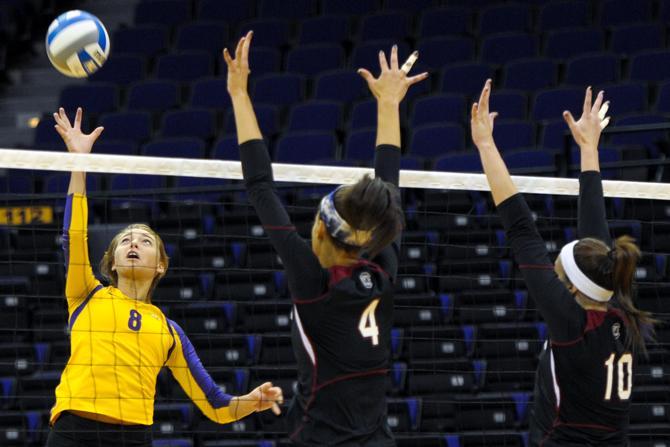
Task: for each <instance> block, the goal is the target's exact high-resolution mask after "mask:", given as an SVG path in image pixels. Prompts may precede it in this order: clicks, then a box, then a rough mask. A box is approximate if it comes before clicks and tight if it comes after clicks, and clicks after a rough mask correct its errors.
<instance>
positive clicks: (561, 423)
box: [471, 80, 653, 447]
mask: <svg viewBox="0 0 670 447" xmlns="http://www.w3.org/2000/svg"><path fill="white" fill-rule="evenodd" d="M490 91H491V81H490V80H488V81H487V82H486V85H485V86H484V89H483V91H482V94H481V97H480V99H479V102H478V103H475V104H473V107H472V119H471V130H472V139H473V141H474V143H475V145H476V146H477V149H478V150H479V154H480V157H481V160H482V165H483V166H484V172H485V173H486V177H487V179H488V182H489V185H490V187H491V192H492V194H493V200H494V202H495V204H496V207H497V208H498V212H499V213H500V216H501V218H502V221H503V225H504V226H505V229H506V230H507V238H508V242H509V244H510V246H511V248H512V252H513V253H514V257H515V259H516V261H517V263H518V264H519V268H520V269H521V272H522V274H523V277H524V279H525V282H526V285H527V287H528V290H529V292H530V295H531V296H532V297H533V298H534V300H535V303H536V305H537V307H538V309H539V311H540V313H541V314H542V317H543V318H544V320H545V321H546V323H547V326H548V328H549V337H550V339H549V340H548V342H547V344H546V345H545V348H544V349H543V351H542V353H541V355H540V362H539V366H538V371H537V377H536V385H535V396H534V403H533V410H532V415H531V421H530V444H531V445H532V446H545V447H551V446H577V445H579V446H608V447H614V446H625V445H628V440H627V433H628V419H629V412H630V397H631V392H632V386H633V384H632V380H633V370H634V368H635V354H636V353H640V352H641V353H644V352H645V341H644V337H643V332H644V331H645V330H644V327H651V324H652V323H653V320H652V319H651V317H650V315H649V314H648V313H646V312H643V311H640V310H639V309H637V308H635V306H634V304H633V302H632V287H633V278H634V273H635V266H636V264H637V261H638V259H639V257H640V250H639V249H638V248H637V246H636V245H635V244H634V243H633V240H632V239H631V238H629V237H627V236H622V237H620V238H618V239H617V240H616V241H614V244H613V246H611V248H610V245H611V243H612V242H611V239H610V235H609V229H608V227H607V222H606V219H605V204H604V199H603V190H602V184H601V179H600V172H599V164H598V140H599V138H600V133H601V131H602V128H604V126H606V125H607V122H608V118H605V117H604V115H605V113H606V110H607V104H605V105H603V92H600V93H599V94H598V96H597V98H596V101H595V103H594V104H593V105H591V100H592V98H591V97H592V93H591V89H590V88H588V89H587V90H586V98H585V100H584V109H583V114H582V116H581V118H580V120H579V121H577V122H575V121H574V119H573V118H572V115H571V114H570V113H569V112H564V117H565V120H566V121H567V123H568V125H569V127H570V130H571V132H572V135H573V137H574V138H575V140H576V141H577V143H578V145H579V147H580V152H581V170H582V173H581V175H580V178H579V184H580V196H579V223H578V236H579V238H580V239H579V240H577V241H574V242H571V243H569V244H567V245H565V246H564V247H563V249H562V250H561V253H560V255H559V257H558V259H557V261H556V264H555V265H554V264H551V262H550V260H549V255H548V253H547V249H546V246H545V243H544V241H543V240H542V238H541V237H540V235H539V233H538V231H537V228H536V226H535V223H534V221H533V218H532V216H531V213H530V210H529V209H528V206H527V205H526V202H525V201H524V199H523V196H521V195H520V194H518V193H517V190H516V187H515V186H514V183H512V180H511V178H510V175H509V173H508V171H507V168H506V166H505V163H504V161H503V160H502V158H501V156H500V154H499V152H498V149H497V148H496V146H495V142H494V140H493V135H492V131H493V121H494V118H495V116H496V114H495V113H489V94H490ZM601 111H602V112H601ZM603 112H604V113H603Z"/></svg>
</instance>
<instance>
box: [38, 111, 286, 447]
mask: <svg viewBox="0 0 670 447" xmlns="http://www.w3.org/2000/svg"><path fill="white" fill-rule="evenodd" d="M81 117H82V111H81V109H77V114H76V117H75V120H74V126H72V125H71V124H70V121H69V119H68V117H67V116H66V115H65V112H64V110H63V109H62V108H61V109H60V110H59V112H58V113H55V114H54V118H55V120H56V123H57V124H56V126H55V127H56V131H57V132H58V133H59V134H60V136H61V137H62V138H63V140H64V141H65V144H66V145H67V148H68V151H70V152H75V153H89V152H91V148H92V146H93V143H94V142H95V140H96V139H97V138H98V137H99V136H100V134H101V133H102V130H103V129H102V128H101V127H98V128H97V129H95V130H94V131H93V132H91V133H90V134H88V135H86V134H84V133H82V131H81ZM85 176H86V175H85V173H83V172H72V176H71V179H70V186H69V190H68V195H67V202H66V207H65V216H64V230H63V248H64V251H65V265H66V269H67V270H66V275H67V277H66V286H65V296H66V298H67V305H68V314H69V327H70V331H71V338H70V343H71V354H70V358H69V360H68V363H67V365H66V367H65V370H64V371H63V374H62V376H61V380H60V384H59V385H58V387H57V388H56V404H55V405H54V407H53V408H52V409H51V419H50V421H51V424H52V429H51V431H50V433H49V438H48V440H47V446H48V447H61V446H77V447H79V446H82V447H83V446H86V447H92V446H114V447H121V446H124V447H125V446H142V447H144V446H147V447H148V446H151V425H152V423H153V407H154V395H155V390H156V378H157V376H158V373H159V371H160V370H161V369H162V367H163V366H167V367H168V368H170V370H171V371H172V374H173V375H174V377H175V378H176V379H177V381H178V382H179V384H180V385H181V387H182V388H183V390H184V391H185V392H186V394H187V395H188V396H189V397H190V398H191V400H193V402H194V403H195V404H196V405H197V406H198V408H200V410H201V411H202V412H203V413H204V414H205V416H207V417H208V418H209V419H211V420H213V421H215V422H218V423H221V424H225V423H228V422H232V421H235V420H238V419H240V418H243V417H245V416H247V415H248V414H250V413H253V412H255V411H264V410H268V409H272V410H273V411H274V412H275V413H276V414H279V412H280V410H279V406H278V404H281V403H282V400H283V397H282V391H281V389H280V388H278V387H274V386H272V384H271V383H269V382H267V383H264V384H262V385H261V386H259V387H258V388H256V389H254V390H253V391H251V392H250V393H249V394H247V395H244V396H238V397H235V396H230V395H228V394H225V393H224V392H223V391H222V390H221V389H220V388H219V387H218V386H217V384H216V383H215V382H214V381H213V380H212V378H211V377H210V375H209V374H208V373H207V371H206V370H205V369H204V367H203V365H202V363H201V362H200V359H199V358H198V356H197V354H196V352H195V349H194V348H193V345H192V344H191V342H190V341H189V339H188V337H187V336H186V335H185V334H184V332H183V331H182V329H181V328H180V327H179V325H178V324H177V323H175V322H174V321H172V320H169V319H168V318H166V317H165V315H164V314H163V312H162V311H161V310H160V309H159V308H158V307H156V306H154V305H153V304H151V295H152V293H153V291H154V289H155V287H156V285H157V283H158V282H159V281H160V279H161V278H162V277H163V276H164V275H165V273H166V272H167V268H168V256H167V254H166V252H165V247H164V245H163V242H162V240H161V238H160V237H159V236H158V234H156V233H155V232H154V231H153V230H152V229H151V228H150V227H148V226H146V225H141V224H133V225H130V226H128V227H126V228H125V229H123V230H122V231H121V232H120V233H118V234H117V235H116V236H115V237H114V239H113V240H112V242H111V243H110V245H109V248H108V249H107V251H106V253H105V255H104V257H103V260H102V262H101V271H102V273H103V274H104V275H105V276H107V278H108V279H109V282H110V285H109V286H107V287H105V286H103V285H102V284H101V283H100V281H98V280H97V279H96V278H95V276H94V275H93V270H92V268H91V264H90V261H89V258H88V245H87V221H88V207H87V200H86V187H85V185H86V179H85Z"/></svg>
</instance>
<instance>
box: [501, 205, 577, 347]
mask: <svg viewBox="0 0 670 447" xmlns="http://www.w3.org/2000/svg"><path fill="white" fill-rule="evenodd" d="M498 213H499V214H500V217H501V218H502V222H503V225H504V226H505V230H506V231H507V240H508V243H509V245H510V247H511V249H512V253H513V254H514V258H515V259H516V262H517V263H518V264H519V268H520V269H521V273H522V275H523V277H524V280H525V281H526V287H528V292H529V294H530V295H531V296H532V297H533V299H534V300H535V304H536V305H537V308H538V309H539V311H540V313H541V314H542V317H543V318H544V321H546V323H547V326H548V327H549V334H550V336H551V338H552V340H553V341H557V342H566V341H572V340H575V339H577V338H579V337H581V335H582V332H583V329H584V324H585V321H586V313H585V312H584V309H582V308H581V307H580V306H579V304H577V302H576V301H575V298H574V297H573V296H572V295H571V294H570V292H569V291H568V289H567V288H566V287H565V286H564V285H563V283H562V282H561V280H560V279H558V276H557V275H556V273H555V272H554V265H553V264H552V263H551V262H550V260H549V254H548V253H547V248H546V246H545V244H544V241H543V240H542V237H541V236H540V234H539V233H538V231H537V227H536V226H535V222H533V218H532V216H531V213H530V209H529V208H528V205H527V204H526V201H525V200H524V199H523V196H522V195H521V194H515V195H514V196H512V197H510V198H509V199H507V200H505V201H504V202H503V203H501V204H500V205H499V206H498Z"/></svg>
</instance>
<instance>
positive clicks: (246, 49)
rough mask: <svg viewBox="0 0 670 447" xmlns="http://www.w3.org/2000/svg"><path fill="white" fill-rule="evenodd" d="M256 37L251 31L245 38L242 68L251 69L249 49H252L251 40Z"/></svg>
mask: <svg viewBox="0 0 670 447" xmlns="http://www.w3.org/2000/svg"><path fill="white" fill-rule="evenodd" d="M253 37H254V32H253V31H249V32H248V33H247V35H246V36H244V43H243V44H242V59H241V62H242V66H243V67H249V48H250V47H251V39H253Z"/></svg>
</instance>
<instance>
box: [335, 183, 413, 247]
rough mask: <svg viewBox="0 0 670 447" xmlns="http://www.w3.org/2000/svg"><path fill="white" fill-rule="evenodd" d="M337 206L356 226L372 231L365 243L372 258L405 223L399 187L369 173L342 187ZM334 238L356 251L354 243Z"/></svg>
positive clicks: (336, 196) (341, 245)
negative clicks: (349, 244) (346, 243)
mask: <svg viewBox="0 0 670 447" xmlns="http://www.w3.org/2000/svg"><path fill="white" fill-rule="evenodd" d="M335 208H336V209H337V212H338V213H339V214H340V216H342V218H343V219H344V220H346V221H347V223H348V224H349V225H351V227H352V228H354V229H356V230H362V231H372V237H371V239H370V241H369V242H368V243H367V244H366V245H365V246H364V247H362V249H363V250H364V251H366V252H367V253H368V254H369V255H370V257H371V258H374V257H375V256H377V255H378V254H379V253H380V252H381V251H382V250H383V249H384V248H385V247H386V246H387V245H389V244H390V243H391V242H393V240H394V239H395V238H396V237H398V234H400V232H401V231H402V228H403V226H404V224H405V219H404V215H403V212H402V208H401V207H400V198H399V193H398V188H396V187H395V186H394V185H393V184H391V183H388V182H385V181H383V180H382V179H380V178H378V177H377V178H372V177H370V176H369V175H365V176H364V177H363V178H361V179H360V180H359V181H358V182H356V183H355V184H353V185H351V186H349V187H346V188H342V189H340V190H339V191H338V192H337V194H336V195H335ZM333 242H334V243H335V245H336V246H337V247H339V248H344V249H347V250H348V251H352V247H349V246H344V244H342V243H340V242H338V241H336V240H334V239H333ZM356 250H357V251H360V249H356Z"/></svg>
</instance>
